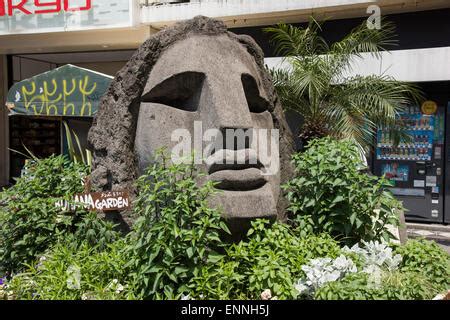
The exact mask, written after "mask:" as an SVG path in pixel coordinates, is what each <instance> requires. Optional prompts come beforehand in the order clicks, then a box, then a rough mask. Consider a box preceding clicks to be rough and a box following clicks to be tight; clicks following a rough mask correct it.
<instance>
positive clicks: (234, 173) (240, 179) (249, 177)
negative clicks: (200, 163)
mask: <svg viewBox="0 0 450 320" xmlns="http://www.w3.org/2000/svg"><path fill="white" fill-rule="evenodd" d="M209 180H211V181H214V182H216V183H217V184H216V185H215V187H216V188H217V189H221V190H228V191H248V190H255V189H259V188H261V187H262V186H264V185H265V184H266V183H267V180H266V178H265V177H264V176H263V175H262V172H261V170H260V169H258V168H255V167H251V168H246V169H229V170H226V169H225V170H219V171H215V172H214V173H212V174H210V175H209Z"/></svg>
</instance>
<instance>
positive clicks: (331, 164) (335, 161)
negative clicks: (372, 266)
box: [283, 138, 401, 244]
mask: <svg viewBox="0 0 450 320" xmlns="http://www.w3.org/2000/svg"><path fill="white" fill-rule="evenodd" d="M293 163H294V165H295V168H296V173H297V174H296V177H295V178H294V179H292V180H291V181H289V183H288V184H287V185H285V186H283V187H284V188H285V189H286V191H287V198H288V200H289V203H290V204H289V208H288V213H289V215H290V218H291V222H292V223H293V224H294V225H295V226H298V227H299V229H300V230H301V233H300V235H301V236H305V235H306V234H308V233H314V234H320V233H329V234H330V235H331V236H332V237H334V238H336V239H339V240H340V241H341V242H343V243H345V244H354V243H357V242H359V241H361V240H365V241H370V240H380V239H384V240H389V239H391V238H393V237H394V236H393V235H392V234H391V233H390V232H389V230H388V229H387V228H386V226H387V225H389V224H390V225H398V212H399V211H398V210H399V209H401V205H400V203H399V202H398V201H397V200H395V198H394V197H393V196H392V194H391V193H390V192H389V191H387V190H386V188H387V187H388V186H390V184H389V183H388V181H387V180H385V179H384V178H378V177H374V176H369V175H367V174H365V173H363V172H361V171H360V169H361V160H360V154H359V152H358V149H357V148H356V146H355V145H354V144H352V143H351V142H349V141H337V140H334V139H332V138H323V139H318V140H313V141H312V142H311V143H310V144H309V146H308V149H307V150H306V151H305V152H304V153H300V154H296V155H294V157H293Z"/></svg>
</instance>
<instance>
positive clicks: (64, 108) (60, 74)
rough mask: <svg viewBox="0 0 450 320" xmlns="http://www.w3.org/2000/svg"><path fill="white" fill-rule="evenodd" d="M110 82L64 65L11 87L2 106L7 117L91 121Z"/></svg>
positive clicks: (90, 71) (99, 76)
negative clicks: (62, 118)
mask: <svg viewBox="0 0 450 320" xmlns="http://www.w3.org/2000/svg"><path fill="white" fill-rule="evenodd" d="M112 79H113V77H111V76H108V75H106V74H102V73H98V72H95V71H92V70H88V69H84V68H80V67H77V66H74V65H71V64H67V65H65V66H62V67H60V68H57V69H54V70H51V71H48V72H45V73H42V74H39V75H37V76H34V77H32V78H30V79H26V80H23V81H20V82H18V83H16V84H14V85H13V86H12V88H11V89H10V90H9V92H8V97H7V102H6V106H7V107H8V109H9V111H10V115H30V116H58V117H64V116H67V117H92V116H93V115H94V114H95V113H96V112H97V110H98V104H99V102H100V98H101V97H102V96H103V94H104V93H105V91H106V90H107V89H108V86H109V84H110V83H111V81H112Z"/></svg>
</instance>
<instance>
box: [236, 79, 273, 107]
mask: <svg viewBox="0 0 450 320" xmlns="http://www.w3.org/2000/svg"><path fill="white" fill-rule="evenodd" d="M241 81H242V86H243V87H244V92H245V98H246V99H247V104H248V108H249V110H250V112H253V113H261V112H264V111H267V110H269V106H270V104H269V102H268V101H267V100H266V99H265V98H263V97H261V94H260V92H259V88H258V84H257V82H256V80H255V78H253V76H251V75H249V74H246V73H244V74H242V76H241Z"/></svg>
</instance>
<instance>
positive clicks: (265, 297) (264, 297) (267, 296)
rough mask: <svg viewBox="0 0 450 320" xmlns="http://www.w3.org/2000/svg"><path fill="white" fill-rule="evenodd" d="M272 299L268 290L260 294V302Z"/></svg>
mask: <svg viewBox="0 0 450 320" xmlns="http://www.w3.org/2000/svg"><path fill="white" fill-rule="evenodd" d="M271 298H272V292H271V291H270V289H266V290H264V291H263V292H262V293H261V299H262V300H270V299H271Z"/></svg>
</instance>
